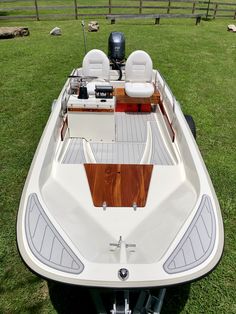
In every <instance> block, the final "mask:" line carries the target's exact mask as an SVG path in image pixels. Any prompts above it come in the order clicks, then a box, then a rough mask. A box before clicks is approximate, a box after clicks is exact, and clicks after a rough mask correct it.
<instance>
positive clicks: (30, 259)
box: [17, 49, 224, 313]
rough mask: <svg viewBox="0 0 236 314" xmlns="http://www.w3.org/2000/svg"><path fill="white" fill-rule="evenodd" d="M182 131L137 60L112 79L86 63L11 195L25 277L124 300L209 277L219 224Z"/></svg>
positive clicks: (93, 57) (150, 72) (174, 106)
mask: <svg viewBox="0 0 236 314" xmlns="http://www.w3.org/2000/svg"><path fill="white" fill-rule="evenodd" d="M121 74H122V78H121ZM85 81H86V84H87V86H85V84H84V82H85ZM88 81H89V82H88ZM77 89H78V90H77ZM79 90H80V96H78V92H79ZM87 93H88V95H87ZM87 96H88V98H87ZM188 119H189V118H188ZM190 123H192V121H190ZM190 127H192V129H193V127H194V125H193V124H191V125H190ZM190 127H189V125H188V121H186V118H185V116H184V114H183V112H182V110H181V107H180V104H179V103H178V101H177V100H176V99H175V97H174V95H173V94H172V92H171V90H170V88H169V87H168V85H167V83H166V82H165V80H164V79H163V77H162V76H161V74H160V73H159V71H158V70H155V69H153V65H152V60H151V57H150V56H149V55H148V54H147V53H146V52H144V51H141V50H137V51H134V52H133V53H131V54H130V56H129V57H128V59H127V61H126V63H125V65H123V67H121V69H120V71H118V70H117V69H112V67H111V66H110V62H109V59H108V57H107V56H106V55H105V53H104V52H102V51H100V50H97V49H93V50H91V51H89V52H88V53H87V54H86V56H85V57H84V60H83V65H82V67H81V68H78V69H74V70H73V71H72V73H71V75H70V77H69V78H68V79H67V81H66V83H65V85H64V87H63V89H62V91H61V93H60V95H59V97H58V99H57V100H56V101H55V102H54V103H53V106H52V112H51V115H50V117H49V119H48V123H47V125H46V127H45V130H44V132H43V135H42V138H41V140H40V143H39V145H38V148H37V151H36V153H35V156H34V159H33V162H32V165H31V168H30V171H29V174H28V177H27V180H26V183H25V187H24V190H23V193H22V198H21V202H20V207H19V212H18V220H17V242H18V247H19V251H20V254H21V256H22V258H23V260H24V261H25V263H26V264H27V265H28V266H29V268H30V269H32V270H33V271H34V272H36V273H37V274H39V275H40V276H42V277H44V278H48V279H52V280H55V281H59V282H64V283H68V284H75V285H82V286H89V287H107V288H113V289H116V288H122V289H124V290H125V289H130V288H140V289H141V288H145V287H168V286H170V285H176V284H179V283H185V282H189V281H193V280H196V279H198V278H200V277H203V276H205V275H206V274H208V273H209V272H210V271H212V270H213V269H214V267H215V266H216V265H217V263H218V262H219V260H220V258H221V255H222V250H223V242H224V232H223V223H222V217H221V211H220V207H219V203H218V200H217V197H216V194H215V191H214V188H213V185H212V182H211V180H210V177H209V174H208V172H207V169H206V167H205V164H204V162H203V159H202V157H201V154H200V152H199V149H198V146H197V144H196V141H195V139H194V136H193V134H192V132H191V129H190ZM192 131H193V130H192ZM114 313H116V312H114ZM127 313H128V312H127ZM130 313H131V312H130Z"/></svg>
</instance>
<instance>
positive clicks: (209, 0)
mask: <svg viewBox="0 0 236 314" xmlns="http://www.w3.org/2000/svg"><path fill="white" fill-rule="evenodd" d="M210 3H211V0H208V4H207V13H206V19H208V16H209V10H210Z"/></svg>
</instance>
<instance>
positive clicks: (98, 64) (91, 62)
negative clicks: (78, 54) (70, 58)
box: [82, 49, 110, 80]
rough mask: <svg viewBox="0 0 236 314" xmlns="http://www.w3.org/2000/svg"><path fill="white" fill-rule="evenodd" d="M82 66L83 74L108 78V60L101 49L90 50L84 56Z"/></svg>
mask: <svg viewBox="0 0 236 314" xmlns="http://www.w3.org/2000/svg"><path fill="white" fill-rule="evenodd" d="M82 67H83V75H85V76H96V77H98V78H102V79H105V80H109V78H110V62H109V59H108V57H107V56H106V55H105V53H104V52H103V51H101V50H98V49H92V50H90V51H89V52H88V53H87V54H86V55H85V57H84V60H83V64H82Z"/></svg>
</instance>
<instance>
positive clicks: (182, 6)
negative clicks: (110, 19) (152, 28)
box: [0, 0, 236, 21]
mask: <svg viewBox="0 0 236 314" xmlns="http://www.w3.org/2000/svg"><path fill="white" fill-rule="evenodd" d="M48 2H50V3H51V5H48V4H47V3H48ZM94 2H95V1H94ZM53 3H54V5H53ZM58 3H59V5H58ZM65 3H66V5H65ZM86 3H88V1H85V0H67V1H65V0H56V1H55V0H54V1H53V0H52V1H47V2H46V1H45V0H44V1H43V0H0V20H3V19H5V20H10V19H36V20H38V21H39V20H47V19H62V18H63V19H68V18H75V19H78V18H81V17H95V16H96V17H99V16H101V17H102V16H106V15H107V14H125V13H128V14H153V13H156V14H159V13H160V14H163V13H166V14H177V13H190V14H196V13H199V14H200V13H201V14H205V15H206V18H213V19H215V18H221V17H223V18H230V19H234V20H235V19H236V3H229V2H215V1H213V2H212V1H211V0H207V1H201V0H152V1H151V0H130V1H119V0H103V1H99V0H97V1H96V2H95V4H94V5H88V4H87V5H86ZM99 3H100V4H99Z"/></svg>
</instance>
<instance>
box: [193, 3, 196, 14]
mask: <svg viewBox="0 0 236 314" xmlns="http://www.w3.org/2000/svg"><path fill="white" fill-rule="evenodd" d="M195 6H196V2H193V9H192V14H194V12H195Z"/></svg>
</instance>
